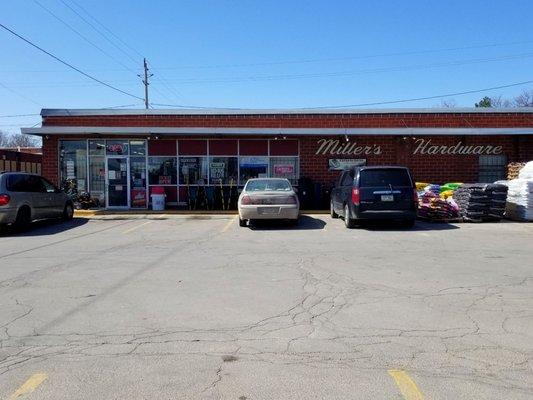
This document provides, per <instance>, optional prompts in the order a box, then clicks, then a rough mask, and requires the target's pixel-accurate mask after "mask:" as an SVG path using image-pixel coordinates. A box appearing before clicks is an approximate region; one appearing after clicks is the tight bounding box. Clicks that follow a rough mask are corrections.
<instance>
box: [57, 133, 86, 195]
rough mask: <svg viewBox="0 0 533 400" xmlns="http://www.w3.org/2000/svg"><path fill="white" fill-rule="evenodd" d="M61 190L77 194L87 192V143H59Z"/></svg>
mask: <svg viewBox="0 0 533 400" xmlns="http://www.w3.org/2000/svg"><path fill="white" fill-rule="evenodd" d="M59 170H60V173H61V188H63V189H64V190H65V191H66V192H67V193H70V194H76V193H78V192H85V191H86V190H87V141H86V140H61V141H60V143H59Z"/></svg>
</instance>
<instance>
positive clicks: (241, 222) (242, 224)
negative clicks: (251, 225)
mask: <svg viewBox="0 0 533 400" xmlns="http://www.w3.org/2000/svg"><path fill="white" fill-rule="evenodd" d="M239 226H246V220H245V219H242V218H240V217H239Z"/></svg>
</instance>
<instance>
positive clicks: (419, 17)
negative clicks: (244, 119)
mask: <svg viewBox="0 0 533 400" xmlns="http://www.w3.org/2000/svg"><path fill="white" fill-rule="evenodd" d="M36 1H37V2H36ZM38 3H40V4H41V5H42V6H43V7H44V8H46V9H47V10H48V11H49V12H48V11H46V10H45V9H44V8H42V7H41V6H40V5H39V4H38ZM78 5H82V7H83V8H84V9H85V10H86V11H88V12H89V15H88V14H86V13H85V12H84V10H82V9H81V8H79V6H78ZM67 6H70V7H71V8H72V9H73V10H75V11H77V12H78V14H80V15H81V16H82V17H83V18H85V19H86V20H87V21H89V22H90V23H92V24H93V25H94V26H96V27H98V28H99V29H100V31H101V32H103V33H104V34H105V37H104V36H102V35H100V34H99V33H98V32H97V31H95V30H93V28H92V27H91V26H90V25H89V24H87V23H86V22H84V20H83V19H81V18H80V17H79V16H78V15H76V14H75V13H74V12H73V11H72V10H71V9H69V7H67ZM50 12H51V13H53V14H54V15H55V16H56V17H58V18H60V19H62V20H63V21H64V22H66V23H67V24H69V25H70V26H71V27H72V28H74V29H75V30H76V31H78V32H79V34H81V35H82V36H84V37H85V38H86V39H88V40H89V41H90V42H91V43H92V44H93V45H96V46H98V47H99V48H100V49H101V50H99V49H97V48H95V47H94V46H93V45H91V44H89V43H88V42H87V41H86V40H85V39H83V38H81V37H80V36H79V35H78V34H76V33H74V32H73V31H72V30H70V29H69V28H68V27H66V26H65V25H64V24H63V23H61V22H60V21H58V19H57V18H55V17H54V16H52V15H51V14H50ZM531 15H533V2H531V1H514V2H512V6H511V3H509V2H504V1H464V0H463V1H427V0H426V1H413V0H411V1H379V2H377V1H320V2H319V1H214V0H213V1H156V0H151V1H137V0H135V1H118V0H115V1H103V0H85V1H83V0H35V1H34V0H20V1H11V2H5V4H3V5H2V14H1V16H0V23H2V24H4V25H6V26H7V27H9V28H10V29H12V30H14V31H16V32H17V33H19V34H20V35H22V36H24V37H26V38H28V39H29V40H31V41H33V42H34V43H36V44H38V45H40V46H41V47H43V48H44V49H46V50H48V51H50V52H52V53H54V54H55V55H57V56H58V57H60V58H62V59H64V60H65V61H68V62H70V63H71V64H73V65H75V66H76V67H78V68H80V69H82V70H84V71H86V72H87V73H89V74H91V75H94V76H95V77H97V78H98V79H101V80H103V81H105V82H108V83H110V84H111V85H114V86H116V87H118V88H120V89H122V90H124V91H126V92H129V93H131V94H134V95H136V96H138V97H142V96H143V87H142V85H141V83H140V81H139V79H138V78H137V76H136V73H141V70H142V60H141V55H143V56H146V57H147V59H148V61H149V63H150V65H151V66H152V72H153V73H154V77H153V78H152V85H151V90H150V93H151V99H150V100H151V102H153V103H159V104H175V105H193V106H213V107H244V108H285V107H320V106H338V105H349V104H361V103H371V102H380V101H389V100H397V99H409V98H416V97H425V96H432V95H439V94H445V93H453V92H461V91H467V90H475V89H481V88H486V87H494V86H500V85H506V84H510V83H515V82H522V81H528V80H533V72H532V71H533V31H532V30H531V27H530V26H531ZM91 16H92V17H94V18H96V20H98V21H99V22H100V23H102V24H103V25H104V26H105V27H107V28H108V29H109V30H110V31H111V32H112V33H113V34H114V35H116V37H118V38H120V40H122V42H124V43H125V44H124V43H122V42H120V41H119V40H118V39H117V38H116V37H115V36H113V35H112V34H111V33H110V32H109V31H106V30H104V28H102V27H101V26H100V25H98V24H97V22H95V20H93V19H91ZM106 37H107V39H106ZM112 43H114V44H115V45H113V44H112ZM126 45H127V46H126ZM104 53H106V54H104ZM0 54H2V58H1V59H2V62H1V63H0V116H6V115H16V114H36V113H39V111H40V109H41V108H42V107H46V108H59V107H61V108H62V107H66V108H101V107H111V106H122V105H129V104H136V107H137V106H138V107H140V106H141V103H142V101H140V100H138V99H135V98H132V97H128V96H126V95H123V94H120V93H118V92H115V91H113V90H111V89H108V88H106V87H104V86H101V85H98V84H97V83H95V82H92V81H90V80H89V79H87V78H85V77H83V76H82V75H80V74H78V73H76V72H74V71H72V70H69V69H68V68H67V67H65V66H63V65H61V64H60V63H58V62H56V61H54V60H53V59H51V58H49V57H48V56H46V55H44V54H42V53H39V52H38V51H37V50H36V49H34V48H32V47H30V46H29V45H27V44H26V43H24V42H22V41H21V40H19V39H17V38H15V37H14V36H12V35H10V34H9V33H7V32H6V31H4V30H2V29H0ZM6 88H9V90H8V89H6ZM524 89H533V85H531V84H530V85H525V86H519V87H512V88H505V89H499V90H494V91H490V92H486V93H477V94H470V95H463V96H453V97H452V98H447V99H446V100H450V99H453V100H454V101H455V102H456V104H457V106H472V105H473V104H474V102H476V101H477V100H479V99H480V98H481V97H483V96H484V95H489V96H497V95H501V96H503V97H513V96H515V95H517V94H519V93H520V92H521V91H522V90H524ZM440 102H441V100H440V99H431V100H423V101H416V102H408V103H401V104H396V105H392V106H391V105H384V106H382V107H435V106H438V105H439V104H440ZM156 107H157V106H156ZM376 107H378V106H376ZM157 108H164V107H161V106H160V107H157ZM39 120H40V119H39V117H38V116H28V117H16V118H14V117H13V118H5V117H4V118H0V130H7V131H11V132H16V131H18V128H19V127H18V125H20V124H23V125H25V126H30V125H33V124H35V123H38V122H39Z"/></svg>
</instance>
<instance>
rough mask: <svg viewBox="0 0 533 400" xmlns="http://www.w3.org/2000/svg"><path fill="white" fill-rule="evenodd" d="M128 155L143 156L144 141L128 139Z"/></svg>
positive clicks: (144, 152) (144, 151) (144, 149)
mask: <svg viewBox="0 0 533 400" xmlns="http://www.w3.org/2000/svg"><path fill="white" fill-rule="evenodd" d="M130 155H131V156H145V155H146V141H145V140H130Z"/></svg>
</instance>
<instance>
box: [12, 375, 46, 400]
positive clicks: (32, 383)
mask: <svg viewBox="0 0 533 400" xmlns="http://www.w3.org/2000/svg"><path fill="white" fill-rule="evenodd" d="M47 378H48V375H47V374H45V373H39V374H34V375H32V376H31V377H30V379H28V380H27V381H26V382H24V384H23V385H22V386H21V387H19V388H18V389H17V391H16V392H15V393H13V394H12V395H11V397H10V398H9V400H15V399H18V398H19V397H20V396H23V395H25V394H28V393H31V392H33V391H34V390H35V389H37V386H39V385H40V384H41V383H43V382H44V381H45V380H46V379H47Z"/></svg>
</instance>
